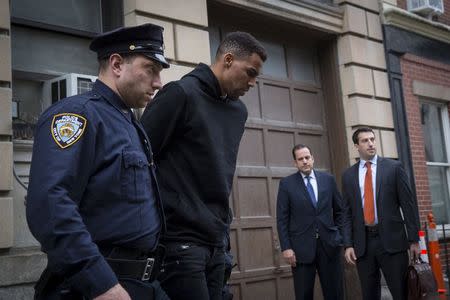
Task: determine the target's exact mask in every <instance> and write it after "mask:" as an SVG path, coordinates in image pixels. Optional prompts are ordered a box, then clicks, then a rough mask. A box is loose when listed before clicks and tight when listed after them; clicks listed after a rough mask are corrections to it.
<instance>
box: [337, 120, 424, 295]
mask: <svg viewBox="0 0 450 300" xmlns="http://www.w3.org/2000/svg"><path fill="white" fill-rule="evenodd" d="M352 139H353V143H354V144H355V148H356V149H357V150H358V152H359V157H360V160H359V162H357V163H356V164H354V165H353V166H352V167H350V168H348V169H347V170H346V171H345V172H344V174H343V177H342V193H343V200H344V224H343V235H344V247H345V259H346V261H347V262H348V263H350V264H355V263H356V267H357V269H358V274H359V278H360V281H361V288H362V293H363V299H364V300H372V299H373V300H379V299H380V298H381V287H380V269H381V271H382V272H383V275H384V277H385V279H386V283H387V285H388V287H389V290H390V291H391V294H392V296H393V298H394V300H403V299H406V270H407V267H408V253H407V250H408V249H410V251H411V255H412V257H413V258H416V257H418V256H419V252H420V251H419V244H418V241H419V236H418V231H419V213H418V208H417V203H416V201H415V199H414V198H413V195H412V192H411V188H410V184H409V179H408V176H407V175H406V172H405V171H404V169H403V167H402V166H401V164H400V162H398V161H395V160H391V159H386V158H383V157H380V156H378V155H377V149H376V141H375V134H374V132H373V130H372V129H371V128H368V127H365V128H359V129H357V130H356V131H355V132H354V133H353V136H352ZM400 210H401V211H402V213H401V212H400ZM402 215H403V216H402ZM405 229H406V230H405Z"/></svg>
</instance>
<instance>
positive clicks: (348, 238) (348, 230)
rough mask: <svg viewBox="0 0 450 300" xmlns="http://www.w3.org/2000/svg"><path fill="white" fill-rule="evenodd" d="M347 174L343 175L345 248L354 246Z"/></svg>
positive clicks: (343, 232)
mask: <svg viewBox="0 0 450 300" xmlns="http://www.w3.org/2000/svg"><path fill="white" fill-rule="evenodd" d="M347 181H348V179H347V176H346V174H345V173H344V174H343V175H342V207H343V209H342V238H343V244H344V248H349V247H353V228H352V206H351V204H350V201H352V197H351V195H350V186H349V183H348V182H347Z"/></svg>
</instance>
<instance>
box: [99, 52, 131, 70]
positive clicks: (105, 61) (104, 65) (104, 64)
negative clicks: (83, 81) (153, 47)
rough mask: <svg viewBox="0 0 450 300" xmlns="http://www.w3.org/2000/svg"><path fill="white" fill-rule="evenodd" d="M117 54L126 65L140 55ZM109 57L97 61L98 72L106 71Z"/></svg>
mask: <svg viewBox="0 0 450 300" xmlns="http://www.w3.org/2000/svg"><path fill="white" fill-rule="evenodd" d="M118 54H120V56H122V58H123V60H124V61H125V62H127V63H130V62H133V60H134V59H135V58H136V57H138V56H139V55H140V54H139V53H124V54H121V53H118ZM110 56H111V55H109V56H107V57H103V58H98V59H97V60H98V71H99V72H101V71H104V70H106V68H107V67H108V64H109V57H110Z"/></svg>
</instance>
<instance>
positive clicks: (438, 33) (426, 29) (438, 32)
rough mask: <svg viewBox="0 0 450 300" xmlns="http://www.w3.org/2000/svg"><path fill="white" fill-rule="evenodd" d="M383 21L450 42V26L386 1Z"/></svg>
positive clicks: (386, 23)
mask: <svg viewBox="0 0 450 300" xmlns="http://www.w3.org/2000/svg"><path fill="white" fill-rule="evenodd" d="M383 23H384V24H385V25H392V26H395V27H398V28H401V29H404V30H407V31H409V32H414V33H417V34H420V35H423V36H425V37H428V38H431V39H435V40H438V41H441V42H444V43H449V44H450V26H447V25H444V24H441V23H437V22H433V21H431V20H428V19H425V18H423V17H420V16H418V15H416V14H414V13H411V12H409V11H406V10H404V9H400V8H398V7H395V6H392V5H389V4H386V3H384V4H383Z"/></svg>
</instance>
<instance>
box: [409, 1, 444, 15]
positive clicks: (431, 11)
mask: <svg viewBox="0 0 450 300" xmlns="http://www.w3.org/2000/svg"><path fill="white" fill-rule="evenodd" d="M408 10H409V11H410V12H413V13H416V14H419V15H422V16H424V17H428V18H429V17H431V16H433V15H441V14H443V13H444V0H408Z"/></svg>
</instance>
